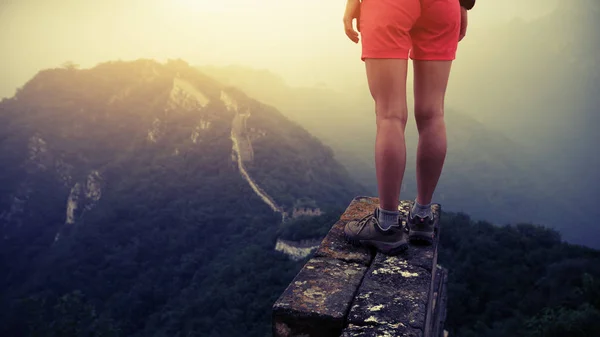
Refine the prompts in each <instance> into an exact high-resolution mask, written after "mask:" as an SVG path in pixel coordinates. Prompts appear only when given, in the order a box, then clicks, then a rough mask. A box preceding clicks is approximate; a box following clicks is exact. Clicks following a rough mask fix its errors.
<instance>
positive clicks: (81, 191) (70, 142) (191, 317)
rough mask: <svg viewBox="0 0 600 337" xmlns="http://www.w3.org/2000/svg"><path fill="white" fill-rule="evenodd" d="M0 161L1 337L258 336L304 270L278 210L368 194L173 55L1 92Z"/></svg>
mask: <svg viewBox="0 0 600 337" xmlns="http://www.w3.org/2000/svg"><path fill="white" fill-rule="evenodd" d="M0 161H1V162H2V163H3V164H2V165H1V167H0V234H1V235H0V238H1V239H0V240H2V244H1V245H0V270H2V277H0V322H1V324H0V335H2V336H34V335H44V336H50V335H56V336H76V335H77V336H81V335H84V334H85V335H87V334H89V335H90V336H92V335H93V336H100V335H102V336H116V335H120V336H149V335H152V336H177V335H186V336H187V335H202V336H235V335H246V336H259V335H260V336H264V335H265V334H266V333H267V332H268V331H269V330H270V325H269V319H268V317H269V315H270V306H271V305H272V303H273V302H274V301H275V299H276V297H277V296H278V294H279V293H280V292H281V291H283V289H284V288H285V287H286V286H287V283H288V282H289V281H290V280H291V279H292V278H293V276H294V275H295V273H296V272H297V271H298V270H299V268H300V267H301V264H300V263H299V262H295V261H292V260H290V259H289V258H287V257H286V256H284V255H282V254H281V253H279V252H276V251H275V245H276V241H277V236H278V233H279V232H280V231H281V229H282V228H283V227H282V221H283V220H285V219H287V218H289V217H292V216H294V214H296V213H299V212H300V211H299V210H306V209H307V208H308V209H309V210H314V211H315V212H317V213H320V212H325V214H327V215H328V216H332V214H333V213H332V212H336V211H338V210H339V208H340V207H345V206H346V205H347V204H348V202H349V201H350V200H351V199H352V198H353V197H354V196H356V195H358V194H364V191H365V190H364V188H363V187H361V186H360V185H358V184H357V183H355V182H353V181H352V180H351V179H350V177H349V175H348V173H347V172H346V170H345V168H344V167H343V166H342V165H341V164H339V163H338V162H336V160H335V159H334V158H333V153H332V150H331V149H329V148H328V147H326V146H324V145H323V144H322V143H321V142H320V141H319V140H317V139H316V138H315V137H313V136H311V135H310V134H309V133H308V132H307V131H305V130H304V129H302V128H301V127H300V126H299V125H297V124H296V123H294V122H291V121H290V120H288V119H287V118H286V117H284V116H283V115H282V114H281V113H280V112H279V111H277V110H276V109H275V108H273V107H271V106H267V105H265V104H262V103H260V102H258V101H256V100H254V99H252V98H250V97H248V96H247V95H245V94H244V93H242V92H240V91H239V90H237V89H235V88H231V87H229V86H226V85H223V84H221V83H219V82H218V81H216V80H214V79H212V78H210V77H208V76H206V75H204V74H203V73H201V72H199V71H197V70H195V69H193V68H191V67H190V66H189V65H187V64H186V63H185V62H183V61H180V60H178V61H169V62H167V63H165V64H161V63H157V62H155V61H151V60H138V61H135V62H120V61H119V62H107V63H103V64H99V65H98V66H96V67H94V68H91V69H81V70H80V69H77V66H76V65H74V64H67V65H66V66H65V67H63V68H59V69H48V70H43V71H40V72H39V73H38V74H37V75H36V76H35V77H34V78H33V79H31V80H30V81H29V82H27V83H26V84H25V85H24V86H23V87H22V88H21V89H19V90H18V92H17V94H16V95H15V96H14V97H13V98H10V99H5V100H3V101H2V102H1V103H0ZM304 212H306V211H304ZM215 321H218V322H219V324H215Z"/></svg>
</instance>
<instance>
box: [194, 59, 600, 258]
mask: <svg viewBox="0 0 600 337" xmlns="http://www.w3.org/2000/svg"><path fill="white" fill-rule="evenodd" d="M200 69H201V70H202V71H204V72H206V73H208V74H211V76H213V77H215V78H217V79H219V80H220V81H223V82H225V83H230V84H232V85H233V84H235V85H237V86H238V87H239V88H240V89H241V90H243V91H244V92H247V93H248V94H249V95H251V96H253V97H256V98H258V99H259V100H261V101H263V102H266V103H269V104H273V105H274V106H276V107H278V108H279V109H280V110H281V111H282V113H284V114H285V115H286V116H288V117H289V118H290V119H292V120H294V121H296V122H297V123H299V124H300V125H302V126H303V127H304V128H306V129H307V130H309V132H311V133H312V134H314V135H315V136H317V137H319V138H320V139H321V140H322V141H323V142H324V143H325V144H328V145H329V146H331V148H332V149H333V150H334V153H335V155H336V157H337V158H338V159H339V160H340V162H341V163H343V164H344V165H345V166H346V167H347V168H348V170H349V171H350V173H351V174H352V176H353V177H354V178H355V179H357V180H358V181H359V182H361V183H362V184H364V185H365V186H368V187H370V189H371V193H372V194H375V193H376V191H377V189H376V179H375V168H374V159H373V148H374V146H375V122H374V116H373V109H374V108H373V102H372V99H371V97H370V96H369V93H368V90H367V88H366V87H364V86H363V87H362V90H361V89H360V88H359V89H357V91H356V92H347V93H341V92H337V91H335V90H333V89H328V88H318V87H314V88H295V87H291V86H289V85H287V84H286V83H285V82H284V81H283V80H282V79H281V78H279V77H278V76H277V75H275V74H272V73H270V72H268V71H265V70H254V69H248V68H244V67H241V66H230V67H221V68H218V67H200ZM408 90H409V91H410V90H412V88H411V86H410V84H409V88H408ZM409 100H410V99H409ZM409 103H410V104H412V102H409ZM410 104H409V106H410ZM446 122H447V126H448V129H447V134H448V155H447V158H446V163H445V166H444V172H443V176H442V179H441V181H440V185H439V187H438V190H437V192H436V196H435V197H436V198H437V200H438V201H439V202H440V203H442V204H443V205H444V208H445V209H446V210H452V211H464V212H466V213H468V214H470V215H471V216H473V217H474V218H476V219H486V220H488V221H492V222H493V223H497V224H507V223H520V222H535V223H539V224H544V225H547V226H550V227H552V228H556V229H558V230H560V231H561V233H562V235H563V237H564V238H565V239H566V240H568V241H570V242H574V243H578V244H586V245H590V246H594V247H597V246H598V243H597V242H596V240H595V239H593V238H594V237H595V236H596V235H600V229H598V227H597V226H595V218H594V217H590V216H589V215H588V214H587V210H585V209H583V208H579V207H573V206H571V203H570V200H575V199H577V198H580V197H582V196H583V195H585V193H581V191H580V190H579V189H577V188H575V186H573V184H572V183H571V181H570V180H571V179H572V177H571V176H557V175H555V174H553V173H552V171H551V170H550V169H548V168H547V167H546V165H544V164H543V163H539V159H538V157H536V152H532V151H530V150H529V149H528V148H527V147H525V148H523V146H522V145H521V144H520V143H518V142H516V141H515V140H513V139H511V138H509V137H508V136H506V135H504V134H503V133H501V132H500V131H498V130H496V129H495V128H493V127H491V126H488V125H487V124H484V123H483V122H480V121H478V120H477V119H475V118H473V117H470V116H469V115H467V114H465V113H462V112H461V111H459V110H457V109H454V108H452V107H449V108H447V109H446ZM406 139H407V168H406V173H405V181H404V183H403V189H402V192H401V198H414V196H415V195H416V182H415V179H414V177H415V164H414V163H415V162H416V161H415V156H416V153H415V151H416V144H417V140H418V134H417V132H416V127H415V125H414V117H412V113H411V114H409V125H408V126H407V130H406Z"/></svg>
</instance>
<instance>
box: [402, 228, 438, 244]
mask: <svg viewBox="0 0 600 337" xmlns="http://www.w3.org/2000/svg"><path fill="white" fill-rule="evenodd" d="M408 240H409V241H410V242H418V243H427V244H432V243H433V232H422V231H413V230H411V231H409V233H408Z"/></svg>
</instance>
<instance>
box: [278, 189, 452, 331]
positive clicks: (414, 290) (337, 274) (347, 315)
mask: <svg viewBox="0 0 600 337" xmlns="http://www.w3.org/2000/svg"><path fill="white" fill-rule="evenodd" d="M378 204H379V200H378V199H377V198H372V197H357V198H355V199H354V200H352V202H351V203H350V205H349V206H348V208H347V209H346V211H345V212H344V214H343V215H342V216H341V218H340V219H339V221H337V222H336V223H335V224H334V225H333V227H332V228H331V230H330V231H329V233H328V234H327V236H326V237H325V238H324V239H323V241H322V242H321V245H320V246H319V248H318V250H317V251H316V252H315V254H314V255H313V258H312V259H311V260H310V261H309V262H307V264H306V265H305V266H304V268H303V269H302V270H301V271H300V273H299V274H298V275H297V276H296V278H295V279H294V280H293V281H292V283H291V284H290V285H289V286H288V288H287V289H286V290H285V291H284V293H283V294H282V295H281V297H280V298H279V299H278V300H277V302H276V303H275V305H274V306H273V334H274V336H275V337H279V336H286V337H291V336H296V337H312V336H323V337H324V336H335V337H338V336H340V334H341V336H344V337H350V336H378V337H379V336H419V337H423V336H425V337H427V336H431V337H433V335H431V333H436V332H439V331H441V329H443V323H444V318H445V305H446V302H445V301H446V299H445V296H446V289H445V280H446V277H447V275H446V274H445V270H443V269H441V268H440V267H434V266H436V264H437V245H438V235H439V222H438V223H436V226H435V227H436V232H437V234H436V239H435V240H434V243H433V245H418V244H410V245H409V248H408V250H407V251H406V252H404V253H403V254H400V255H399V256H395V257H391V256H386V255H383V254H376V253H375V251H374V250H371V249H367V248H360V247H355V246H353V245H351V244H349V243H347V242H346V240H345V238H344V226H345V225H346V223H347V222H348V221H351V220H358V219H360V218H362V217H364V216H366V215H368V214H370V213H372V212H373V211H374V210H375V208H376V207H377V205H378ZM412 204H413V201H408V200H403V201H401V202H400V205H399V210H400V213H401V221H402V224H403V226H404V227H405V229H407V227H406V226H407V224H406V220H407V217H408V211H409V209H410V208H411V207H412ZM432 210H433V211H434V212H435V213H437V215H438V217H436V218H437V219H439V214H440V212H441V207H440V205H439V204H434V205H432ZM432 272H433V275H435V276H436V278H435V280H434V278H433V277H432ZM434 316H435V317H434Z"/></svg>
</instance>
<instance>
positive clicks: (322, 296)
mask: <svg viewBox="0 0 600 337" xmlns="http://www.w3.org/2000/svg"><path fill="white" fill-rule="evenodd" d="M366 270H367V267H366V266H364V265H361V264H359V263H353V262H345V261H341V260H335V259H328V258H313V259H311V260H310V261H308V262H307V263H306V265H305V266H304V267H303V268H302V270H301V271H300V272H299V273H298V275H296V277H295V278H294V280H293V281H292V282H291V283H290V285H289V286H288V287H287V289H286V290H285V291H284V292H283V294H282V295H281V296H280V297H279V299H278V300H277V302H276V303H275V305H274V306H273V335H274V336H276V337H292V336H306V337H308V336H311V337H312V336H339V335H340V334H341V331H342V329H343V327H344V318H345V317H346V315H347V314H348V311H349V309H350V305H351V303H352V300H353V297H354V294H355V293H356V290H357V288H358V286H359V285H360V282H361V280H362V278H363V276H364V274H365V272H366Z"/></svg>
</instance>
